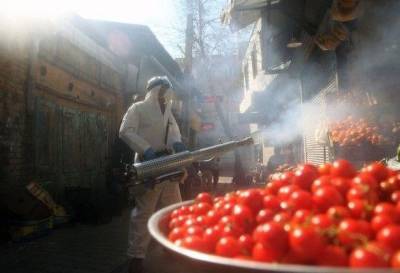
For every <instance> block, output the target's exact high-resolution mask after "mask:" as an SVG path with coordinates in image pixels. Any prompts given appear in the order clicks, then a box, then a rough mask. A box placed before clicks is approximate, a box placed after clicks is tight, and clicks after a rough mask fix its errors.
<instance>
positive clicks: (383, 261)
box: [350, 243, 390, 268]
mask: <svg viewBox="0 0 400 273" xmlns="http://www.w3.org/2000/svg"><path fill="white" fill-rule="evenodd" d="M389 258H390V255H388V253H387V252H386V251H385V250H384V249H383V248H381V247H379V246H378V245H376V244H372V243H370V244H367V245H366V246H365V247H359V248H356V249H355V250H353V252H352V253H351V255H350V267H354V268H381V267H388V266H389Z"/></svg>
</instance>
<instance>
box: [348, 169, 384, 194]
mask: <svg viewBox="0 0 400 273" xmlns="http://www.w3.org/2000/svg"><path fill="white" fill-rule="evenodd" d="M351 184H352V186H353V185H363V186H366V187H368V189H372V190H376V189H378V187H379V184H378V181H376V179H375V177H374V176H372V175H371V174H369V173H360V174H359V175H357V176H356V177H354V178H353V180H351Z"/></svg>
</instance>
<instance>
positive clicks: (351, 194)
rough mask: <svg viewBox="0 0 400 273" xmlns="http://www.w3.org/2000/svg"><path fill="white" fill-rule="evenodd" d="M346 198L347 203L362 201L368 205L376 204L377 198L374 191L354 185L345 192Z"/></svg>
mask: <svg viewBox="0 0 400 273" xmlns="http://www.w3.org/2000/svg"><path fill="white" fill-rule="evenodd" d="M346 198H347V200H348V201H354V200H361V199H364V200H366V201H368V203H370V204H376V202H377V201H378V199H379V197H378V194H377V192H376V191H374V190H372V189H370V188H369V187H368V186H364V185H354V186H352V187H351V188H350V189H349V191H348V192H347V195H346Z"/></svg>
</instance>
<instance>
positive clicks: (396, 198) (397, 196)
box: [390, 191, 400, 203]
mask: <svg viewBox="0 0 400 273" xmlns="http://www.w3.org/2000/svg"><path fill="white" fill-rule="evenodd" d="M390 199H391V200H392V202H394V203H399V202H400V191H395V192H393V193H392V194H391V196H390Z"/></svg>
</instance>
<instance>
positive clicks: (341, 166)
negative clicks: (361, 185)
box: [331, 159, 356, 178]
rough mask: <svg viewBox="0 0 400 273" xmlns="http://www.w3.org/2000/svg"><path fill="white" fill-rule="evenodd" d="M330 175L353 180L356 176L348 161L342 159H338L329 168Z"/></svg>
mask: <svg viewBox="0 0 400 273" xmlns="http://www.w3.org/2000/svg"><path fill="white" fill-rule="evenodd" d="M331 174H332V175H333V176H341V177H347V178H353V177H354V176H355V175H356V170H355V169H354V166H353V165H352V164H351V163H350V162H349V161H347V160H344V159H339V160H336V161H335V162H333V164H332V168H331Z"/></svg>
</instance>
